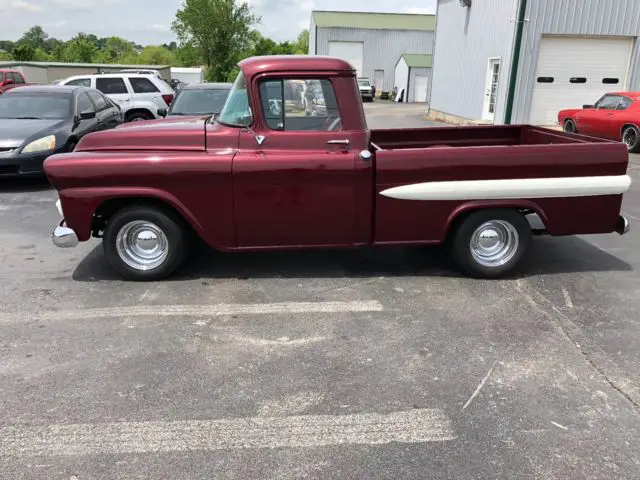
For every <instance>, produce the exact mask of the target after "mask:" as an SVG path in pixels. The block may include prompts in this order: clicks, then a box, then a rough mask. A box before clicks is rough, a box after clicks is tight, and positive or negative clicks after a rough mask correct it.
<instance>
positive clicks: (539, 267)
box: [73, 237, 633, 282]
mask: <svg viewBox="0 0 640 480" xmlns="http://www.w3.org/2000/svg"><path fill="white" fill-rule="evenodd" d="M631 270H633V267H632V266H631V265H629V264H628V263H626V262H624V261H622V260H620V259H618V258H616V257H614V256H613V255H610V254H609V253H607V252H605V251H603V250H601V249H599V248H597V247H595V246H594V245H592V244H590V243H588V242H586V241H584V240H582V239H580V238H576V237H567V238H546V237H544V238H538V239H536V240H535V241H534V243H533V246H532V251H531V252H530V255H529V256H528V258H527V259H526V261H525V262H524V263H523V264H522V266H521V268H520V269H519V271H518V272H516V273H515V274H514V275H512V278H526V277H530V276H536V275H549V274H558V273H579V272H608V271H631ZM376 276H385V277H404V276H424V277H463V276H464V275H463V274H462V273H461V272H460V270H459V269H458V268H457V266H456V265H455V264H454V263H453V261H452V260H451V259H450V258H449V256H448V255H447V253H446V252H445V251H444V249H442V248H441V247H383V248H375V249H374V248H363V249H348V250H304V251H303V250H300V251H286V252H285V251H281V252H244V253H221V252H216V251H212V250H210V249H209V248H207V247H206V246H202V245H196V246H194V248H193V249H192V251H191V254H190V256H189V259H188V260H187V262H186V263H185V265H183V266H182V267H181V268H180V269H179V270H178V271H177V272H176V274H174V275H173V276H172V277H171V278H169V279H167V281H172V280H173V281H184V280H194V279H215V278H224V279H230V278H236V279H242V280H245V279H250V278H305V277H307V278H333V277H355V278H359V277H376ZM73 278H74V280H77V281H81V282H95V281H99V280H122V279H121V278H120V277H119V276H118V275H116V274H115V273H114V272H113V270H112V269H111V268H110V267H109V265H108V264H107V261H106V259H105V258H104V255H103V253H102V248H101V246H98V247H96V248H95V249H94V250H92V251H91V252H90V253H89V255H87V256H86V257H85V258H84V259H83V260H82V261H81V262H80V263H79V264H78V266H77V268H76V270H75V271H74V273H73Z"/></svg>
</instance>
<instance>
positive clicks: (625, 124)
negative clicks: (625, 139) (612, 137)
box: [620, 122, 640, 140]
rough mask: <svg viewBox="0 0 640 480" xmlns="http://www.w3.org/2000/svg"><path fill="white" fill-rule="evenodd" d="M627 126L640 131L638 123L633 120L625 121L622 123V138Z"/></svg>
mask: <svg viewBox="0 0 640 480" xmlns="http://www.w3.org/2000/svg"><path fill="white" fill-rule="evenodd" d="M627 127H635V128H636V129H637V130H638V131H640V126H638V124H637V123H633V122H624V123H623V124H622V127H620V140H622V134H623V133H624V130H625V129H626V128H627Z"/></svg>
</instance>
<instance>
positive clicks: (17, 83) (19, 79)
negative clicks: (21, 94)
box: [13, 72, 24, 85]
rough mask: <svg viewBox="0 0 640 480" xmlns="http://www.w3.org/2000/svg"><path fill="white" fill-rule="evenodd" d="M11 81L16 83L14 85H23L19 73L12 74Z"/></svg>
mask: <svg viewBox="0 0 640 480" xmlns="http://www.w3.org/2000/svg"><path fill="white" fill-rule="evenodd" d="M13 81H14V82H16V85H22V84H23V83H24V78H22V75H20V74H19V73H15V72H13Z"/></svg>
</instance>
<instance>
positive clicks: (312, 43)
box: [307, 15, 316, 55]
mask: <svg viewBox="0 0 640 480" xmlns="http://www.w3.org/2000/svg"><path fill="white" fill-rule="evenodd" d="M307 53H308V54H309V55H315V54H316V22H315V21H314V20H313V15H311V24H310V25H309V51H308V52H307Z"/></svg>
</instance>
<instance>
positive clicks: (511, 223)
mask: <svg viewBox="0 0 640 480" xmlns="http://www.w3.org/2000/svg"><path fill="white" fill-rule="evenodd" d="M531 240H532V233H531V227H530V226H529V222H528V221H527V219H526V218H525V217H524V216H523V215H522V214H520V212H517V211H515V210H501V209H492V210H480V211H477V212H473V213H471V214H470V215H469V216H467V217H466V218H465V219H464V220H462V222H461V223H460V224H459V225H458V226H457V228H456V229H455V230H454V231H453V233H452V238H451V243H450V248H451V254H452V256H453V258H454V260H455V261H456V263H457V264H458V265H459V266H460V268H462V270H464V271H465V272H466V273H467V274H469V275H471V276H473V277H478V278H499V277H503V276H505V275H507V274H508V273H510V272H511V271H512V270H513V269H514V268H515V267H516V266H517V265H518V264H519V263H520V261H521V260H522V258H523V257H524V254H525V252H526V251H527V249H528V248H529V245H530V244H531Z"/></svg>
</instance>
